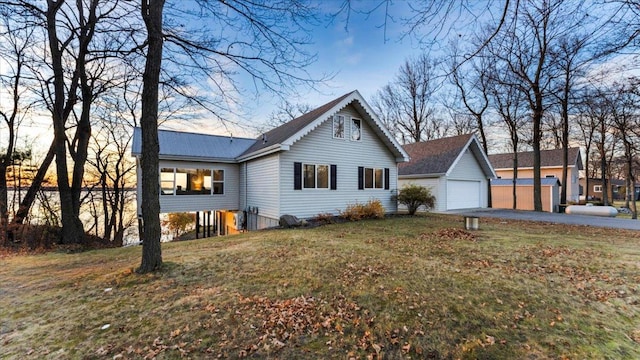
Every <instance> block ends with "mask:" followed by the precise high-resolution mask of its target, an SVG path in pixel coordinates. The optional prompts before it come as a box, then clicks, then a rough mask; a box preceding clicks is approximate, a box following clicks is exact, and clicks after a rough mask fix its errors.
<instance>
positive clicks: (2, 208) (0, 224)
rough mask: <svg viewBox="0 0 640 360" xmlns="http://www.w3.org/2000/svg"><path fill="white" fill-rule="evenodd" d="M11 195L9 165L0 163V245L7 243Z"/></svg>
mask: <svg viewBox="0 0 640 360" xmlns="http://www.w3.org/2000/svg"><path fill="white" fill-rule="evenodd" d="M8 204H9V197H8V195H7V167H6V166H4V164H0V246H2V245H5V244H7V225H8V222H9V206H8Z"/></svg>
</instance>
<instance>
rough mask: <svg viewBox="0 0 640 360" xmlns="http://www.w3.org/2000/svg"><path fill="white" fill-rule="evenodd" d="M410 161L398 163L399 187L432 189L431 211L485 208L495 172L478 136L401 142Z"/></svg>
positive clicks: (469, 135) (470, 135)
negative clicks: (417, 186)
mask: <svg viewBox="0 0 640 360" xmlns="http://www.w3.org/2000/svg"><path fill="white" fill-rule="evenodd" d="M404 148H405V150H406V151H407V153H408V154H409V155H410V156H411V161H410V162H408V163H404V164H400V166H399V175H398V184H399V186H400V189H402V186H404V185H408V184H417V185H421V186H424V187H427V188H430V189H431V193H432V194H433V195H434V196H435V198H436V201H435V205H434V209H432V210H434V211H448V210H458V209H471V208H486V207H487V206H488V194H489V179H493V178H495V173H494V171H493V168H492V167H491V164H490V163H489V161H488V160H487V156H486V154H485V153H484V151H483V150H482V147H481V146H480V143H479V141H478V139H477V138H476V137H475V136H474V135H472V134H468V135H461V136H454V137H449V138H443V139H438V140H432V141H425V142H419V143H415V144H409V145H405V146H404Z"/></svg>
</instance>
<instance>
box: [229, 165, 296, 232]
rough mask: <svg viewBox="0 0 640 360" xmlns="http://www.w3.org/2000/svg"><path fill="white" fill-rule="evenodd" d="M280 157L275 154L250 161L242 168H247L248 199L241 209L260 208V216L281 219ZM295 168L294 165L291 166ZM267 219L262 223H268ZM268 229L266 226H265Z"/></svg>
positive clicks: (246, 190)
mask: <svg viewBox="0 0 640 360" xmlns="http://www.w3.org/2000/svg"><path fill="white" fill-rule="evenodd" d="M279 164H280V155H279V154H273V155H269V156H265V157H262V158H258V159H255V160H250V161H248V162H246V163H244V164H242V165H241V166H242V167H243V170H244V169H245V168H246V172H247V176H246V186H245V188H244V189H243V192H246V199H244V197H243V200H244V201H245V202H244V203H243V204H241V206H240V208H241V209H243V210H244V209H246V208H247V207H252V208H255V207H257V208H258V214H257V215H258V216H259V217H260V218H267V219H276V220H277V219H279V218H280V187H279V185H278V184H279V183H280V181H281V179H280V173H279V170H280V167H279ZM291 166H292V167H293V165H291ZM267 219H261V221H264V222H268V220H267ZM264 227H266V226H264Z"/></svg>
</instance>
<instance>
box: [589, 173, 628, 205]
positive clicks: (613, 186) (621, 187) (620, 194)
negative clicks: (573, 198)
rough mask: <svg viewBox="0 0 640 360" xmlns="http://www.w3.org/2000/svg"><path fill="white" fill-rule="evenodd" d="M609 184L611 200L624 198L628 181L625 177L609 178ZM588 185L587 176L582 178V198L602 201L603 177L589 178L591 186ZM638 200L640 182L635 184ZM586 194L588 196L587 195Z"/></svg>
mask: <svg viewBox="0 0 640 360" xmlns="http://www.w3.org/2000/svg"><path fill="white" fill-rule="evenodd" d="M607 183H608V184H609V192H608V197H609V201H613V200H624V199H625V198H624V197H625V195H626V193H627V189H626V188H627V182H626V181H625V180H623V179H607ZM586 186H587V184H586V181H585V178H581V179H580V187H581V188H582V192H581V193H580V195H581V198H582V199H585V200H598V201H602V195H603V192H602V178H589V188H588V189H585V187H586ZM635 193H636V196H635V198H636V200H640V184H636V185H635ZM585 196H586V197H585Z"/></svg>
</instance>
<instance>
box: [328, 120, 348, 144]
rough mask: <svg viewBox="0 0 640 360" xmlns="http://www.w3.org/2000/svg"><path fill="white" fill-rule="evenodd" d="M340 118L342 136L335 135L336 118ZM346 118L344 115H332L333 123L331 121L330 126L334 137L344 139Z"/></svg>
mask: <svg viewBox="0 0 640 360" xmlns="http://www.w3.org/2000/svg"><path fill="white" fill-rule="evenodd" d="M340 119H342V136H336V122H337V120H340ZM346 123H347V118H346V116H344V115H338V114H336V115H333V123H332V127H331V133H332V136H333V138H334V139H340V140H344V139H346V133H347V126H346Z"/></svg>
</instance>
